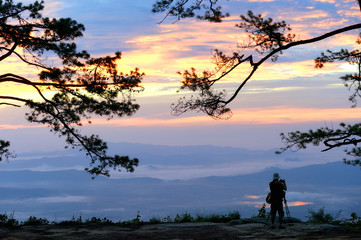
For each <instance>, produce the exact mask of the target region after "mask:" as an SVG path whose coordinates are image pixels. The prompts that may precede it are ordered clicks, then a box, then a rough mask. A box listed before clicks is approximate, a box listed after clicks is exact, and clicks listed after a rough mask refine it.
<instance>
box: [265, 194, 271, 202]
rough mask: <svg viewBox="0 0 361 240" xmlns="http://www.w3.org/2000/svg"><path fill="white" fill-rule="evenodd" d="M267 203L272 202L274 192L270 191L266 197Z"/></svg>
mask: <svg viewBox="0 0 361 240" xmlns="http://www.w3.org/2000/svg"><path fill="white" fill-rule="evenodd" d="M266 203H269V204H271V203H272V194H271V192H269V193H268V194H267V197H266Z"/></svg>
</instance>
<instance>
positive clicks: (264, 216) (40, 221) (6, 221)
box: [0, 205, 361, 232]
mask: <svg viewBox="0 0 361 240" xmlns="http://www.w3.org/2000/svg"><path fill="white" fill-rule="evenodd" d="M269 214H270V213H269V212H267V211H266V205H262V206H261V208H260V209H259V210H258V215H256V216H253V217H251V218H241V214H240V213H239V211H231V212H229V213H228V214H223V215H222V214H208V215H200V214H198V215H196V216H192V215H191V214H190V213H188V212H185V213H183V214H177V215H176V216H175V217H174V218H172V217H170V216H167V217H164V218H159V217H152V218H150V219H149V221H142V220H141V215H140V212H138V213H137V216H136V217H135V218H134V219H131V220H128V221H123V222H121V221H119V222H113V221H112V220H110V219H107V218H96V217H92V218H89V219H85V220H84V219H83V218H82V217H81V216H80V217H78V218H76V217H74V216H73V217H72V218H71V219H70V220H66V221H61V222H54V221H53V222H50V221H49V220H47V219H45V218H37V217H34V216H30V217H29V218H28V219H27V220H26V221H22V222H19V221H18V220H16V219H15V218H14V213H11V214H10V215H7V214H6V213H5V214H0V227H5V228H8V229H15V228H19V227H22V226H38V225H50V224H51V225H62V226H77V225H94V224H97V225H118V226H124V227H130V228H137V227H139V226H142V225H146V224H163V223H187V222H213V223H230V224H231V223H234V224H245V223H266V222H267V220H268V221H270V220H269ZM309 214H310V215H309V216H308V222H310V223H314V224H325V223H326V224H336V225H343V226H345V229H347V230H349V231H351V232H361V217H359V216H357V214H356V213H352V214H351V217H350V218H347V219H339V218H338V217H339V214H340V212H339V213H338V214H336V215H335V216H334V215H332V214H329V213H326V211H325V208H320V209H319V210H318V211H313V210H309ZM285 220H286V219H285ZM290 220H291V222H292V223H296V222H302V221H301V220H299V219H297V218H291V219H290Z"/></svg>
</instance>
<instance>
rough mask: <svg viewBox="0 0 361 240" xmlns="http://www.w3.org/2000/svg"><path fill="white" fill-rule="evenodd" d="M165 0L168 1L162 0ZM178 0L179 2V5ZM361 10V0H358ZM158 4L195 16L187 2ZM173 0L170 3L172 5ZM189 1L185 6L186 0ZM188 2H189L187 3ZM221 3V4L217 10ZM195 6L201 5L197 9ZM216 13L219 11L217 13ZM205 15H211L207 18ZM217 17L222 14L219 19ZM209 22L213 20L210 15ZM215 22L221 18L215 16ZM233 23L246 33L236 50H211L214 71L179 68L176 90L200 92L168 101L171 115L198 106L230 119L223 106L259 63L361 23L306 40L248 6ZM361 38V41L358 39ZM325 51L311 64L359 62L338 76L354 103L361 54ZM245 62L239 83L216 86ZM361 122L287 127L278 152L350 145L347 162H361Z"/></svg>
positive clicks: (358, 93) (177, 13) (358, 90)
mask: <svg viewBox="0 0 361 240" xmlns="http://www.w3.org/2000/svg"><path fill="white" fill-rule="evenodd" d="M162 2H163V3H165V2H167V4H161V3H162ZM219 2H220V1H215V2H214V3H215V4H219ZM180 3H182V4H180ZM357 3H358V5H359V7H360V10H361V1H360V0H359V1H357ZM157 4H158V5H160V6H162V7H163V8H160V7H159V6H158V9H156V10H157V11H155V12H167V11H168V12H167V13H168V14H167V15H166V18H167V17H168V16H177V17H178V18H179V19H182V18H185V17H194V16H195V15H194V11H192V9H191V8H186V4H190V3H188V1H179V2H176V3H174V2H173V1H157ZM172 4H173V5H172ZM177 6H178V7H180V6H181V8H179V9H180V10H178V11H175V10H173V8H176V7H177ZM188 6H189V5H188ZM190 6H192V5H190ZM185 9H189V11H192V13H193V14H190V13H189V12H187V14H185V15H182V13H185V12H186V11H185ZM220 9H221V7H220V6H219V10H220ZM195 10H201V8H196V9H195ZM220 15H222V14H221V13H220ZM208 20H209V19H208ZM219 20H220V21H221V18H219ZM209 21H211V20H209ZM218 22H219V21H218ZM236 27H237V28H240V29H243V30H244V31H245V32H247V33H248V41H247V42H245V43H243V44H240V45H239V46H238V51H233V53H232V55H230V56H227V55H226V54H224V53H223V52H222V51H220V50H217V49H216V50H215V51H214V54H213V59H214V62H215V65H216V67H215V71H212V72H210V71H203V72H201V73H198V72H197V71H196V69H194V68H191V70H190V71H189V70H186V71H184V72H183V73H179V74H180V75H181V76H182V78H183V81H182V86H181V88H180V90H184V89H186V90H190V91H193V92H197V93H198V96H197V97H195V96H192V97H191V98H185V97H183V98H181V99H180V100H179V101H178V103H176V104H173V105H172V113H173V114H175V115H179V114H182V113H184V112H187V111H190V110H196V111H202V112H205V113H206V114H208V115H210V116H211V117H213V118H226V119H227V118H229V117H230V116H231V115H232V113H231V110H230V108H228V107H227V105H228V104H229V103H231V102H232V101H233V100H234V99H235V98H236V97H237V96H238V94H239V93H240V92H241V90H242V89H243V87H244V86H245V85H246V83H247V82H248V81H249V80H251V79H252V77H253V74H254V73H255V72H256V71H257V70H258V68H259V67H260V66H261V65H262V64H263V63H264V62H266V61H267V60H271V61H273V62H275V61H277V59H278V57H279V56H280V55H282V52H283V51H286V50H288V49H290V48H293V47H295V46H301V45H307V44H311V43H315V42H319V41H322V40H324V39H327V38H330V37H333V36H336V35H338V34H341V33H345V32H348V31H351V30H356V29H360V28H361V23H358V24H354V25H349V26H345V27H342V28H339V29H336V30H333V31H330V32H327V33H324V34H322V35H320V36H317V37H314V38H310V39H305V40H296V38H295V36H296V35H295V34H293V33H291V30H292V28H291V27H290V25H288V24H286V23H285V22H284V21H281V22H274V21H273V19H272V18H268V19H265V18H263V17H262V16H261V15H255V14H253V12H252V11H248V14H247V16H244V15H241V22H240V24H238V25H236ZM358 43H361V40H358ZM244 50H249V51H250V50H253V51H254V53H253V54H250V55H248V56H245V54H243V52H244ZM327 53H328V54H324V53H322V54H321V57H319V58H317V59H316V60H315V67H317V68H322V67H323V66H324V64H325V63H328V62H334V61H346V62H348V63H350V64H357V66H358V72H357V73H355V74H348V75H345V76H343V77H342V80H343V81H344V84H345V86H346V87H348V88H349V90H352V91H353V93H352V95H351V96H350V98H349V99H350V101H351V102H353V107H355V106H356V104H357V98H358V97H360V96H361V84H360V79H361V77H360V76H361V55H360V51H359V50H358V49H355V50H352V51H348V50H345V49H342V50H340V51H339V52H332V51H330V50H328V51H327ZM245 64H247V65H248V66H249V69H250V70H249V72H248V73H246V74H245V76H244V77H242V76H240V82H239V85H238V86H237V87H236V88H235V90H234V92H233V93H232V94H231V95H230V96H229V97H227V95H226V92H225V91H219V90H218V91H217V90H216V83H218V82H221V81H222V80H224V79H225V78H226V77H227V76H228V75H229V74H230V73H231V72H233V71H234V70H235V69H237V68H239V67H240V66H241V65H242V66H243V65H245ZM360 129H361V124H353V125H346V124H344V123H341V124H340V128H339V129H330V128H327V127H326V128H319V129H317V130H315V131H313V130H310V131H309V132H300V131H296V132H291V133H288V134H283V133H282V134H281V138H282V140H283V141H284V142H285V147H284V148H282V149H281V151H279V152H278V153H281V152H283V151H286V150H288V149H293V150H299V149H304V148H306V147H307V145H308V144H313V145H319V144H321V143H322V144H323V145H324V146H325V149H324V151H328V150H330V149H333V148H336V147H341V146H350V145H352V146H354V147H353V148H352V149H351V150H345V151H346V153H347V154H348V155H350V156H353V157H356V158H357V159H356V160H346V159H345V160H344V161H345V162H346V163H349V164H354V165H361V161H360V157H361V148H359V147H357V145H358V144H359V143H360V142H361V131H360Z"/></svg>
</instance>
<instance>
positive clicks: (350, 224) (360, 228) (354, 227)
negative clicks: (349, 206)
mask: <svg viewBox="0 0 361 240" xmlns="http://www.w3.org/2000/svg"><path fill="white" fill-rule="evenodd" d="M343 223H344V224H345V228H346V229H347V230H349V231H351V232H361V217H359V216H357V214H356V213H355V212H353V213H351V218H350V219H346V220H344V222H343Z"/></svg>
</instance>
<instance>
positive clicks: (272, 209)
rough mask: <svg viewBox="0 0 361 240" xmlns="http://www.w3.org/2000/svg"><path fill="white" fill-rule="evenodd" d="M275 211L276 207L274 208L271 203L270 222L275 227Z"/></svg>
mask: <svg viewBox="0 0 361 240" xmlns="http://www.w3.org/2000/svg"><path fill="white" fill-rule="evenodd" d="M276 212H277V208H276V206H275V204H271V222H272V228H274V227H275V219H276Z"/></svg>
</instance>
